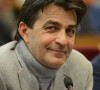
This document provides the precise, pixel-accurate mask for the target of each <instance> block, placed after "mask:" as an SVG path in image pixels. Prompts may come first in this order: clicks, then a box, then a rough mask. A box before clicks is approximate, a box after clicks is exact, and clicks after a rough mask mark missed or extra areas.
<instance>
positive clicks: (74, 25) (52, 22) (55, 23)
mask: <svg viewBox="0 0 100 90" xmlns="http://www.w3.org/2000/svg"><path fill="white" fill-rule="evenodd" d="M48 24H53V25H57V26H62V25H61V24H60V23H59V22H57V21H53V20H49V21H47V22H46V23H45V24H44V25H43V27H45V26H46V25H48ZM77 26H78V25H77V24H73V25H68V26H67V28H77Z"/></svg>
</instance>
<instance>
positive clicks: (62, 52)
mask: <svg viewBox="0 0 100 90" xmlns="http://www.w3.org/2000/svg"><path fill="white" fill-rule="evenodd" d="M51 51H54V52H56V53H61V54H65V51H61V50H51Z"/></svg>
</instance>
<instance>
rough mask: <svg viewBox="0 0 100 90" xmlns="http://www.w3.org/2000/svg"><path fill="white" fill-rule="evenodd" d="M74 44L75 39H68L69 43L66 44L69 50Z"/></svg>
mask: <svg viewBox="0 0 100 90" xmlns="http://www.w3.org/2000/svg"><path fill="white" fill-rule="evenodd" d="M74 44H75V39H71V40H70V41H69V45H68V46H69V49H70V50H72V49H73V47H74Z"/></svg>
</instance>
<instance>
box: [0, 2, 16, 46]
mask: <svg viewBox="0 0 100 90" xmlns="http://www.w3.org/2000/svg"><path fill="white" fill-rule="evenodd" d="M13 3H14V0H0V46H1V45H3V44H6V43H7V42H10V41H12V39H13V38H12V32H13V29H14V26H15V24H14V20H15V17H14V13H13V11H12V5H13Z"/></svg>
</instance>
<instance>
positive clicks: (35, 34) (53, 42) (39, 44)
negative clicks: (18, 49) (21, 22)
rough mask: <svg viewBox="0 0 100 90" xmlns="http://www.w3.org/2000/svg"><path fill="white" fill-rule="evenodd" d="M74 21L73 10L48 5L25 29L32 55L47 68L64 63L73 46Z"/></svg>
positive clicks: (75, 25)
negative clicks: (31, 25)
mask: <svg viewBox="0 0 100 90" xmlns="http://www.w3.org/2000/svg"><path fill="white" fill-rule="evenodd" d="M76 22H77V21H76V15H75V11H74V10H69V11H65V10H64V9H63V8H61V7H59V6H55V5H49V6H48V7H46V8H45V9H44V11H43V12H42V11H40V12H39V17H38V19H37V20H36V22H35V24H34V26H33V29H32V30H31V29H30V28H28V29H27V41H26V40H25V42H26V44H27V46H28V48H29V50H30V52H31V53H32V55H33V56H34V57H35V58H36V59H37V60H38V61H39V62H40V63H41V64H42V65H44V66H46V67H49V68H57V67H59V66H61V65H62V64H64V62H65V61H66V59H67V58H68V56H69V54H70V53H71V50H72V48H73V46H74V41H75V32H76V27H77V24H76Z"/></svg>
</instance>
